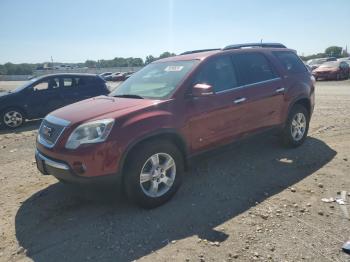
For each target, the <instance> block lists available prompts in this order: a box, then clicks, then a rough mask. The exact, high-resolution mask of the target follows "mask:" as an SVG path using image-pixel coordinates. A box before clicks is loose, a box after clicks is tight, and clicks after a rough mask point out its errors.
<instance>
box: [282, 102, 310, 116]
mask: <svg viewBox="0 0 350 262" xmlns="http://www.w3.org/2000/svg"><path fill="white" fill-rule="evenodd" d="M295 105H302V106H303V107H305V108H306V110H307V112H308V114H309V117H310V116H311V113H312V108H311V100H310V98H308V97H298V98H296V99H295V100H294V101H293V102H292V103H291V104H290V106H289V108H288V115H289V113H290V111H291V110H292V108H293V107H294V106H295ZM288 115H287V117H288Z"/></svg>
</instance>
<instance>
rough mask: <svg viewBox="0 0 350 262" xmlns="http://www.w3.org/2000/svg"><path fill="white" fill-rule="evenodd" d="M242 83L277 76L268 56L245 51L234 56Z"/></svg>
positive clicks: (251, 82) (255, 81) (257, 81)
mask: <svg viewBox="0 0 350 262" xmlns="http://www.w3.org/2000/svg"><path fill="white" fill-rule="evenodd" d="M232 60H233V63H234V65H235V68H236V71H237V75H238V81H239V84H240V85H248V84H254V83H259V82H263V81H267V80H271V79H274V78H277V77H278V75H277V74H276V72H275V71H274V70H273V68H272V66H271V64H270V63H269V61H268V60H267V58H266V57H265V56H264V55H263V54H260V53H244V54H235V55H233V56H232Z"/></svg>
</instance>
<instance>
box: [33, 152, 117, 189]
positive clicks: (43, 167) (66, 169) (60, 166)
mask: <svg viewBox="0 0 350 262" xmlns="http://www.w3.org/2000/svg"><path fill="white" fill-rule="evenodd" d="M35 160H36V164H37V168H38V170H39V171H40V172H41V173H42V174H43V175H52V176H54V177H56V178H58V179H60V180H64V181H67V182H73V183H78V184H110V183H111V182H113V183H119V182H120V180H121V176H120V175H119V174H118V173H116V174H110V175H103V176H96V177H85V176H81V175H79V174H77V173H76V172H75V171H74V170H73V168H72V167H71V166H70V165H69V164H68V163H66V162H64V161H62V160H57V159H53V158H51V157H48V156H46V155H44V154H43V153H42V152H39V151H38V150H36V151H35Z"/></svg>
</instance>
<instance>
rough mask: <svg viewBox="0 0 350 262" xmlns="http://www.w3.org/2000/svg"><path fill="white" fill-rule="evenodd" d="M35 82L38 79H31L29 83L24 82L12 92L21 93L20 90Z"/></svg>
mask: <svg viewBox="0 0 350 262" xmlns="http://www.w3.org/2000/svg"><path fill="white" fill-rule="evenodd" d="M37 80H38V78H32V79H30V80H29V81H27V82H25V83H24V84H23V85H21V86H19V87H17V88H16V89H15V90H14V92H19V91H21V90H23V89H25V88H27V87H28V86H30V85H31V84H32V83H34V82H35V81H37Z"/></svg>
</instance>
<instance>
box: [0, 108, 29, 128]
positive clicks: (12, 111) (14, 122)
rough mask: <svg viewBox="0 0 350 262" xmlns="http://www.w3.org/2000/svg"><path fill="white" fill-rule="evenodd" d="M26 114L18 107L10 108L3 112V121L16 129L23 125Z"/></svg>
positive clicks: (8, 126)
mask: <svg viewBox="0 0 350 262" xmlns="http://www.w3.org/2000/svg"><path fill="white" fill-rule="evenodd" d="M24 121H25V118H24V114H23V112H22V111H21V110H19V109H17V108H9V109H7V110H5V111H4V112H3V113H2V114H1V122H2V123H3V125H4V126H5V127H7V128H10V129H14V128H17V127H20V126H21V125H23V123H24Z"/></svg>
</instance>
